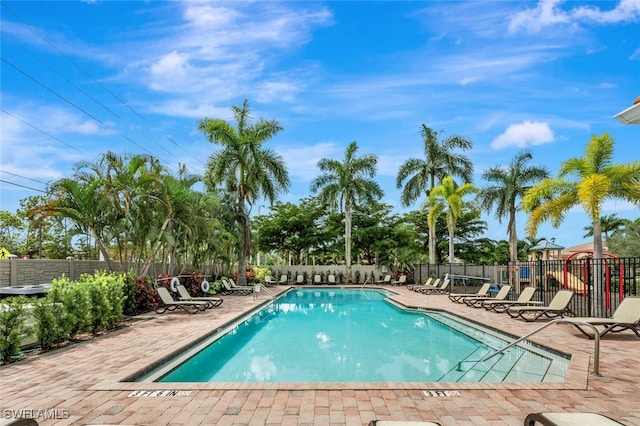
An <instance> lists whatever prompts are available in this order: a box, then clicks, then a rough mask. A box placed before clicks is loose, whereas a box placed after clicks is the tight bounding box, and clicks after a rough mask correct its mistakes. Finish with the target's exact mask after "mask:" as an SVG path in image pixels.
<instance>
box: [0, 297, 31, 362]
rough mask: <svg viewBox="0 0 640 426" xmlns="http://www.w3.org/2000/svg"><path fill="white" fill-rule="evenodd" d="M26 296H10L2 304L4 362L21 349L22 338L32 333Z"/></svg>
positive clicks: (0, 348)
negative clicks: (28, 319)
mask: <svg viewBox="0 0 640 426" xmlns="http://www.w3.org/2000/svg"><path fill="white" fill-rule="evenodd" d="M27 302H28V300H27V298H26V297H24V296H18V297H9V298H6V299H4V300H3V301H2V304H3V305H2V306H0V332H1V333H0V356H1V357H2V361H3V362H4V363H8V362H11V357H12V356H13V355H16V354H17V353H18V352H19V351H20V343H21V342H22V339H24V338H25V337H28V336H30V335H31V329H30V327H28V326H27V318H28V317H29V310H28V309H27Z"/></svg>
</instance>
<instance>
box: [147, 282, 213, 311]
mask: <svg viewBox="0 0 640 426" xmlns="http://www.w3.org/2000/svg"><path fill="white" fill-rule="evenodd" d="M156 292H157V293H158V296H160V301H161V302H162V305H161V306H158V307H156V308H155V311H156V312H157V313H159V314H163V313H165V312H167V311H169V312H170V311H175V310H176V309H182V310H184V311H186V312H189V313H190V314H195V313H197V312H198V311H204V310H205V309H207V308H208V307H209V303H208V302H205V301H198V300H181V301H176V300H173V297H171V294H170V293H169V290H167V289H166V288H165V287H158V288H157V289H156Z"/></svg>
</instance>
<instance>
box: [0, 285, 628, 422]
mask: <svg viewBox="0 0 640 426" xmlns="http://www.w3.org/2000/svg"><path fill="white" fill-rule="evenodd" d="M387 288H389V289H390V290H392V291H395V292H397V296H395V297H394V299H395V300H396V301H398V302H400V303H403V304H405V305H407V306H414V307H424V308H437V309H444V310H447V311H450V312H452V313H454V314H458V315H462V316H464V317H466V318H468V319H470V320H474V321H478V322H481V323H484V324H487V325H488V326H491V327H494V328H497V329H501V330H504V331H506V332H508V333H511V334H514V335H518V336H521V335H524V334H526V333H527V332H528V331H530V330H533V329H534V328H536V327H538V326H540V325H541V324H542V322H541V321H538V322H536V323H526V322H524V321H521V320H515V319H511V318H509V317H508V316H506V314H496V313H492V312H487V311H485V310H484V309H474V308H470V307H467V306H465V305H459V304H456V303H452V302H450V301H449V300H448V299H447V297H446V296H439V295H423V294H417V293H415V292H412V291H409V290H407V289H406V288H404V287H387ZM277 290H278V291H284V290H285V288H284V287H280V288H278V289H277ZM224 299H225V302H224V304H223V305H222V306H221V307H220V308H216V309H214V310H208V311H206V312H201V313H198V314H196V315H189V314H186V313H168V314H163V315H158V314H155V313H151V314H145V315H142V316H140V317H139V318H138V321H135V322H134V323H132V324H131V325H130V326H129V327H126V328H123V329H121V330H119V331H116V332H113V333H110V334H107V335H104V336H100V337H97V338H95V339H92V340H89V341H86V342H82V343H79V344H76V345H73V346H69V347H67V348H64V349H60V350H57V351H53V352H50V353H46V354H42V355H38V356H35V357H33V358H29V359H27V360H24V361H21V362H17V363H14V364H11V365H8V366H3V367H1V368H0V408H1V409H2V410H3V412H2V416H3V417H4V418H9V417H14V416H15V414H17V413H18V412H20V411H21V410H23V413H25V414H26V415H27V416H29V415H30V416H33V417H36V419H37V420H38V422H39V424H41V425H54V424H55V425H65V424H70V425H71V424H73V425H98V424H101V425H107V424H109V425H174V424H176V425H178V424H185V425H353V426H356V425H357V426H360V425H366V424H367V423H368V422H369V421H370V420H372V419H385V420H414V421H415V420H430V421H438V422H440V423H441V424H442V425H501V424H504V425H522V424H523V420H524V418H525V417H526V415H527V414H529V413H532V412H547V411H560V412H596V413H602V414H606V415H609V416H611V417H613V418H615V419H617V420H618V421H620V422H622V423H623V424H626V425H638V426H640V369H639V368H638V366H639V364H640V339H638V338H637V337H636V336H635V335H634V334H633V333H631V332H624V333H620V334H614V335H608V336H606V337H605V338H603V339H602V341H601V354H600V373H601V375H600V376H594V375H592V374H590V372H591V371H592V369H593V341H592V340H588V339H587V338H585V337H584V336H583V335H581V334H580V333H579V332H578V330H576V329H574V328H573V327H572V326H570V325H566V324H561V325H554V326H551V327H549V328H548V329H546V330H545V331H543V332H541V333H540V334H538V335H536V336H535V337H533V338H532V340H533V341H535V342H539V343H542V344H544V345H546V346H548V347H551V348H553V349H556V350H560V351H563V352H565V353H568V354H571V355H572V360H571V364H570V367H569V371H568V375H567V380H566V381H565V382H562V383H533V384H531V383H525V384H518V383H499V384H486V383H478V384H469V383H466V384H465V383H459V384H446V383H421V384H404V383H380V384H357V383H356V384H313V383H308V384H261V383H258V384H249V383H236V384H233V383H230V384H215V383H213V384H212V383H188V384H176V383H130V382H122V380H123V379H125V378H126V377H128V376H130V375H132V374H134V373H136V372H138V371H139V370H141V369H143V368H144V367H146V366H148V365H149V364H151V363H152V362H154V361H157V360H159V359H162V358H163V357H165V356H167V355H169V354H170V353H172V352H173V351H175V350H176V349H177V348H179V347H181V346H183V345H184V344H186V343H188V342H191V341H194V340H196V339H198V338H199V337H201V336H204V335H205V334H207V333H210V332H211V331H212V330H216V329H218V328H221V327H223V326H224V325H225V324H226V323H229V322H230V321H232V320H233V319H234V318H236V317H238V316H240V315H242V314H243V313H245V312H248V311H250V310H251V309H252V308H254V307H256V306H257V305H260V304H263V303H266V302H267V298H266V295H264V294H262V295H261V297H260V298H259V299H258V300H253V298H252V297H251V296H225V297H224ZM423 390H457V391H459V393H460V396H429V397H427V396H425V395H424V394H423V392H422V391H423ZM136 391H137V392H136ZM146 391H183V392H182V393H177V394H175V395H167V394H161V393H156V394H153V393H152V392H146ZM24 410H31V411H24ZM45 417H58V418H56V419H45ZM63 417H67V418H63Z"/></svg>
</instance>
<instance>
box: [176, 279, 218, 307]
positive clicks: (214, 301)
mask: <svg viewBox="0 0 640 426" xmlns="http://www.w3.org/2000/svg"><path fill="white" fill-rule="evenodd" d="M176 290H177V291H178V297H179V298H180V301H181V302H186V301H189V300H196V301H200V302H207V303H208V304H209V307H210V308H215V307H218V306H220V305H222V302H223V301H224V300H222V299H221V298H219V297H213V296H202V297H198V296H196V297H194V296H191V293H189V290H187V288H186V287H185V286H184V285H182V284H179V285H178V286H177V287H176Z"/></svg>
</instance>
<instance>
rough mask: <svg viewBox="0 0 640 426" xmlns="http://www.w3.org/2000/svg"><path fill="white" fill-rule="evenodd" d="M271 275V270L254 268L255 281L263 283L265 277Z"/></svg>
mask: <svg viewBox="0 0 640 426" xmlns="http://www.w3.org/2000/svg"><path fill="white" fill-rule="evenodd" d="M270 274H271V269H270V268H263V267H260V266H254V267H253V280H254V281H255V282H259V283H261V282H262V281H264V277H265V276H267V275H270Z"/></svg>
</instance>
